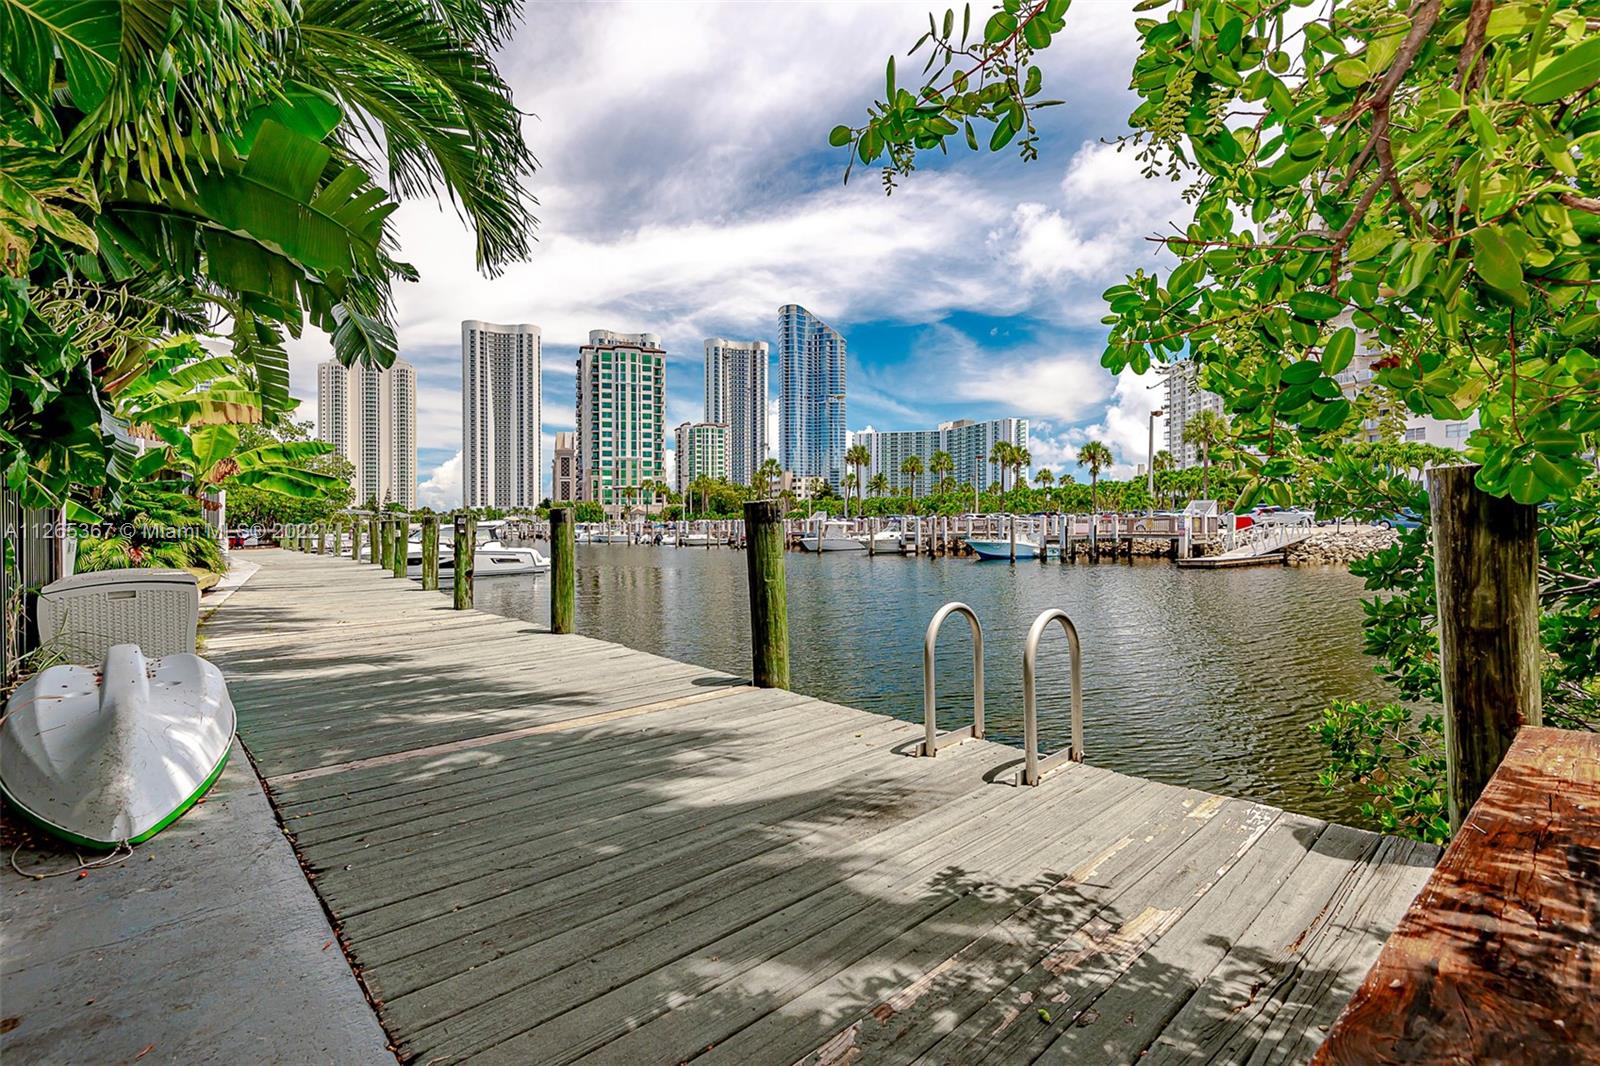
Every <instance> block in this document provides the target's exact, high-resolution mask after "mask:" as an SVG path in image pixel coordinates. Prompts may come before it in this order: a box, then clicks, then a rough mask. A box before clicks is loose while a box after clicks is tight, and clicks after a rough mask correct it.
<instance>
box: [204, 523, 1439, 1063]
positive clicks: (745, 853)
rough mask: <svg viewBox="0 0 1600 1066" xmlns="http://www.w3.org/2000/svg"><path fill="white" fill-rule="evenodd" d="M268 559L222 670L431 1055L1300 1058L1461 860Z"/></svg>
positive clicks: (297, 822) (360, 569)
mask: <svg viewBox="0 0 1600 1066" xmlns="http://www.w3.org/2000/svg"><path fill="white" fill-rule="evenodd" d="M252 557H253V558H255V559H256V560H257V561H259V562H260V563H261V564H262V569H261V572H260V573H258V574H257V575H256V576H255V578H254V579H252V580H251V582H250V583H249V584H248V585H245V586H244V587H243V588H241V589H239V590H238V591H237V592H236V593H235V594H234V596H233V598H232V599H231V600H230V601H229V602H228V603H227V604H226V605H225V606H224V607H223V608H222V609H221V610H220V611H219V612H218V613H217V615H216V616H215V617H214V618H213V620H212V621H211V623H210V624H209V625H208V627H207V650H208V654H209V655H210V656H211V657H212V658H213V659H214V660H215V661H217V662H218V663H219V665H221V666H222V667H223V669H224V670H225V672H226V673H227V675H228V677H229V684H230V687H231V690H232V692H233V697H234V701H235V703H236V704H237V705H238V707H239V710H240V716H241V736H242V737H243V739H244V742H245V743H246V745H247V746H248V747H249V749H250V751H251V753H252V754H253V755H254V757H255V759H256V761H257V764H258V765H259V766H260V768H261V770H262V772H263V773H264V775H265V776H266V779H267V785H268V788H269V791H270V793H271V795H272V797H273V800H274V802H275V803H276V804H277V806H278V810H279V812H280V814H281V816H282V818H283V820H284V823H285V825H286V827H287V828H288V830H289V832H290V833H291V835H292V836H293V838H294V841H295V845H296V847H297V848H298V849H299V851H300V854H301V856H302V857H303V859H304V861H305V863H306V865H307V867H308V868H309V869H310V870H312V871H313V872H314V874H315V878H316V880H315V884H316V887H317V890H318V892H319V893H321V895H322V898H323V899H324V900H325V901H326V903H327V905H328V906H329V908H330V909H331V910H332V912H333V913H334V914H335V916H336V919H337V921H338V923H339V927H340V935H341V937H342V938H343V939H344V941H345V943H346V944H347V946H348V949H349V951H350V953H351V956H352V958H353V959H354V961H355V962H356V964H357V966H358V969H359V971H360V973H361V975H362V979H363V980H364V981H365V982H366V984H367V987H368V989H369V990H370V992H371V993H372V995H373V997H374V999H375V1000H377V1001H378V1002H379V1003H380V1004H381V1017H382V1020H383V1023H384V1025H385V1027H386V1028H387V1030H388V1032H389V1034H390V1036H391V1038H392V1039H393V1040H394V1041H395V1043H396V1045H397V1046H398V1047H399V1049H400V1051H401V1054H402V1056H403V1057H404V1058H405V1059H406V1060H407V1061H416V1062H424V1063H440V1062H457V1061H464V1060H467V1059H472V1060H474V1061H480V1062H506V1063H530V1062H539V1063H565V1062H575V1061H579V1060H582V1061H584V1062H602V1063H619V1064H628V1066H636V1064H641V1063H658V1062H659V1063H678V1062H683V1061H688V1060H694V1061H696V1062H705V1063H719V1062H726V1063H731V1064H732V1063H737V1064H748V1063H779V1064H785V1063H796V1062H800V1061H805V1062H847V1061H863V1062H891V1063H899V1062H911V1061H926V1062H933V1063H954V1062H980V1061H987V1062H1004V1063H1017V1062H1031V1061H1034V1060H1036V1059H1041V1058H1043V1057H1047V1060H1048V1061H1077V1062H1095V1063H1100V1062H1131V1061H1135V1060H1138V1061H1140V1062H1153V1061H1169V1062H1192V1061H1197V1060H1200V1059H1206V1060H1215V1061H1229V1062H1246V1061H1249V1062H1280V1061H1282V1062H1294V1061H1302V1060H1304V1059H1306V1058H1307V1057H1309V1055H1310V1054H1311V1052H1312V1050H1313V1049H1314V1048H1315V1047H1316V1046H1317V1044H1318V1043H1319V1042H1320V1040H1321V1038H1322V1036H1323V1033H1324V1030H1325V1027H1326V1026H1327V1025H1328V1024H1329V1023H1330V1022H1331V1021H1332V1020H1333V1018H1334V1016H1335V1015H1336V1014H1337V1013H1338V1011H1339V1009H1340V1007H1342V1006H1343V1004H1344V1003H1345V1001H1346V1000H1347V999H1348V998H1349V996H1350V993H1351V992H1352V991H1353V990H1354V988H1355V987H1356V986H1357V984H1358V983H1359V982H1360V980H1361V978H1362V976H1363V975H1364V974H1365V973H1366V971H1367V969H1368V967H1369V966H1370V964H1371V963H1372V960H1373V959H1374V958H1375V957H1376V955H1377V953H1378V950H1379V947H1380V945H1381V944H1382V943H1383V940H1384V938H1385V937H1386V936H1387V935H1388V933H1389V932H1390V930H1391V929H1392V928H1393V926H1394V924H1395V922H1396V921H1397V920H1398V919H1399V917H1400V915H1401V913H1402V912H1403V911H1404V910H1405V908H1406V906H1407V904H1408V903H1409V902H1410V901H1411V899H1412V898H1413V896H1414V895H1415V894H1416V891H1417V889H1418V887H1419V886H1420V885H1421V884H1422V882H1423V880H1424V879H1425V878H1426V876H1427V874H1428V872H1429V869H1430V867H1431V865H1432V863H1433V861H1434V859H1435V857H1436V855H1437V852H1436V850H1435V849H1433V848H1430V847H1426V846H1422V845H1416V844H1411V843H1407V842H1404V841H1400V840H1396V839H1392V838H1384V837H1379V836H1376V835H1374V834H1371V833H1365V832H1360V831H1356V830H1352V829H1348V828H1345V827H1341V826H1337V825H1328V824H1326V823H1324V822H1321V821H1318V820H1315V819H1312V818H1305V817H1300V816H1296V815H1291V814H1286V813H1284V812H1282V811H1279V810H1277V809H1275V808H1271V807H1266V806H1263V805H1260V804H1256V803H1251V802H1247V801H1244V800H1236V799H1226V798H1223V797H1218V796H1209V795H1206V794H1204V793H1201V792H1197V791H1194V790H1190V789H1183V788H1175V787H1172V786H1167V785H1161V784H1156V783H1153V782H1149V781H1144V780H1140V779H1137V778H1132V777H1126V776H1122V775H1119V774H1115V773H1111V772H1109V771H1106V770H1102V769H1098V768H1095V767H1093V766H1075V767H1069V768H1068V769H1066V770H1063V771H1061V772H1060V773H1058V774H1055V775H1052V776H1051V777H1049V778H1048V779H1047V780H1046V782H1045V784H1044V785H1042V786H1041V787H1039V788H1036V789H1021V788H1015V787H1012V786H1011V785H1010V784H1008V783H1003V782H1009V780H1010V777H1011V774H1012V771H1013V770H1014V768H1015V767H1016V765H1017V763H1018V762H1019V753H1018V752H1017V751H1016V749H1014V748H1008V747H1005V746H1002V745H996V744H990V743H969V744H965V745H962V746H960V747H957V748H955V749H952V750H950V751H948V752H946V753H943V754H941V755H940V756H939V758H937V759H920V758H913V757H910V754H909V753H910V752H912V751H914V750H915V745H916V742H917V740H918V739H919V736H920V729H919V728H918V727H915V726H913V725H911V724H908V723H906V722H901V721H897V720H894V719H890V718H885V717H882V716H879V715H873V714H868V713H866V712H862V711H858V710H854V709H851V708H847V707H840V706H835V705H832V704H828V703H825V702H822V701H820V700H815V699H810V698H807V697H804V696H799V695H795V694H792V693H786V692H778V691H769V690H754V689H750V688H748V687H746V686H745V685H744V684H743V683H742V681H741V679H738V678H733V677H728V676H726V675H722V674H718V673H715V672H712V671H707V670H703V669H700V668H697V667H693V666H688V665H685V664H682V663H676V662H672V661H669V660H666V659H661V658H658V657H655V656H651V655H646V654H643V653H640V652H634V651H630V650H628V649H625V648H621V647H617V646H615V645H610V644H605V643H602V642H600V641H595V640H590V639H588V638H584V637H576V636H569V637H556V636H553V635H551V634H549V633H547V632H543V631H541V630H539V629H537V628H535V627H534V626H532V625H529V624H527V623H524V622H519V621H514V620H511V619H507V618H499V617H495V616H491V615H487V614H483V613H479V612H476V611H469V612H456V611H452V610H450V608H449V605H448V600H447V598H446V597H445V596H443V595H438V594H432V593H425V592H423V591H421V589H420V587H419V586H418V585H417V584H415V583H414V582H410V581H407V580H403V579H395V578H392V577H387V576H384V575H383V574H382V573H381V572H380V571H379V570H378V569H377V568H375V567H372V566H369V565H365V564H355V563H352V562H350V561H349V560H347V559H334V558H329V557H325V556H305V555H296V554H290V553H284V552H277V551H272V552H260V553H252ZM662 624H668V622H667V620H663V623H662ZM908 698H909V697H908ZM1174 743H1181V738H1174Z"/></svg>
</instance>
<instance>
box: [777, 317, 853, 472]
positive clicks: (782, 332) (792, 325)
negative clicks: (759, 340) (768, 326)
mask: <svg viewBox="0 0 1600 1066" xmlns="http://www.w3.org/2000/svg"><path fill="white" fill-rule="evenodd" d="M844 358H845V345H844V338H843V337H841V336H840V335H839V333H838V331H837V330H834V329H833V328H832V327H830V326H829V325H828V324H827V323H826V322H824V321H822V319H820V318H818V317H817V316H816V315H813V314H812V313H811V312H810V311H807V310H806V309H805V308H804V307H801V306H800V305H799V304H785V305H784V306H783V307H781V308H779V309H778V375H779V383H778V384H779V391H780V394H781V395H780V399H779V404H778V461H779V462H780V463H781V464H782V465H783V468H784V469H785V470H787V471H789V472H791V473H793V474H795V475H797V476H800V477H821V478H826V479H827V481H828V484H830V485H832V486H833V487H834V488H835V489H838V488H839V487H840V486H841V485H842V484H843V482H844V475H845V466H844V452H845V439H846V434H845V408H844Z"/></svg>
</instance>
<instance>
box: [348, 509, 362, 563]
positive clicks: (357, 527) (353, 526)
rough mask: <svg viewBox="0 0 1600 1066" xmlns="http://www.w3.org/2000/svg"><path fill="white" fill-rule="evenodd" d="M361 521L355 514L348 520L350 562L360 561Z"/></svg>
mask: <svg viewBox="0 0 1600 1066" xmlns="http://www.w3.org/2000/svg"><path fill="white" fill-rule="evenodd" d="M362 524H363V522H362V519H361V516H360V515H357V516H356V517H355V518H354V519H352V520H351V522H350V559H351V561H352V562H357V563H359V562H360V561H361V526H362Z"/></svg>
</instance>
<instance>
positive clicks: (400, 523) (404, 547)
mask: <svg viewBox="0 0 1600 1066" xmlns="http://www.w3.org/2000/svg"><path fill="white" fill-rule="evenodd" d="M410 554H411V516H410V515H401V516H400V517H399V518H396V519H395V520H394V550H393V552H392V553H391V554H390V556H389V564H390V566H391V567H393V573H394V576H395V577H405V576H406V563H407V561H408V560H407V556H409V555H410Z"/></svg>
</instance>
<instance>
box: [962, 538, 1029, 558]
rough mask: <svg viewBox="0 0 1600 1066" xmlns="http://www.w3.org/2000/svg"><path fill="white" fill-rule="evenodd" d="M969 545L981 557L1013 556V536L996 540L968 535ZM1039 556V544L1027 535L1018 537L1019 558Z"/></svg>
mask: <svg viewBox="0 0 1600 1066" xmlns="http://www.w3.org/2000/svg"><path fill="white" fill-rule="evenodd" d="M967 547H969V548H971V549H972V550H973V551H974V552H975V553H976V554H977V556H978V558H980V559H1010V558H1011V538H1009V537H1005V538H1000V539H995V540H989V539H987V538H983V537H968V538H967ZM1038 557H1039V545H1037V544H1035V543H1034V542H1033V541H1031V540H1029V539H1028V538H1027V537H1018V538H1017V558H1018V559H1037V558H1038Z"/></svg>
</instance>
